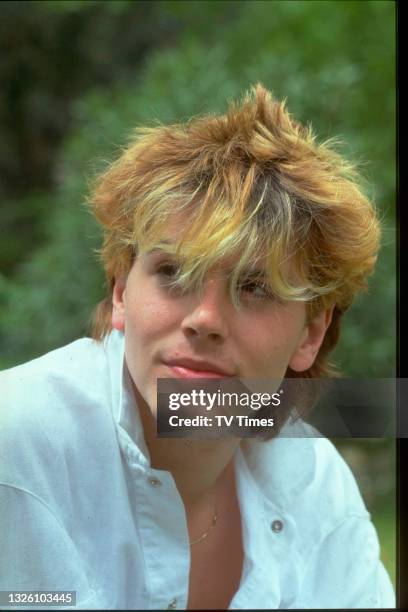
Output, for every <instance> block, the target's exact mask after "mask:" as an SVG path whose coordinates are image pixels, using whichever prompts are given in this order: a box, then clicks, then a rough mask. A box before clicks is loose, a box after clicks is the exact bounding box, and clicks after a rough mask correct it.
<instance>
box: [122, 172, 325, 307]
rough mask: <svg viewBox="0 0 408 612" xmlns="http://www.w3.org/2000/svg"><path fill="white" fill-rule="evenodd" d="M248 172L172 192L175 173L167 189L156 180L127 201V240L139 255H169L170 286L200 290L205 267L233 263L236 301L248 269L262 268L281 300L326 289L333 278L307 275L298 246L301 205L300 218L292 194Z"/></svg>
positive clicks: (302, 243)
mask: <svg viewBox="0 0 408 612" xmlns="http://www.w3.org/2000/svg"><path fill="white" fill-rule="evenodd" d="M254 174H255V169H254V168H252V169H250V170H249V171H248V173H247V176H246V177H245V180H244V181H242V182H241V181H235V182H236V184H235V185H234V184H233V181H232V180H231V174H230V175H229V176H228V175H227V177H226V176H225V175H224V177H223V180H220V179H215V180H214V179H213V180H212V181H211V183H210V184H207V185H202V184H199V185H198V186H197V187H196V188H195V189H193V190H192V189H190V190H188V189H185V190H184V193H182V189H181V188H179V189H178V190H177V191H175V189H174V177H171V179H170V180H169V185H168V189H167V190H166V189H165V182H163V180H161V181H160V188H159V189H157V190H155V189H151V190H150V192H149V194H146V198H143V200H142V202H141V203H140V204H139V205H137V206H134V207H133V212H134V215H133V223H132V227H133V229H132V232H131V234H130V235H129V237H128V238H127V241H126V242H127V245H128V246H132V247H133V249H134V252H135V254H138V255H142V254H144V253H147V252H148V251H151V250H154V249H157V248H159V249H160V250H161V251H163V252H166V253H168V254H169V255H170V256H172V257H174V258H175V259H176V260H177V262H178V266H179V273H178V275H177V279H176V280H172V281H169V285H171V286H173V287H174V288H175V289H177V290H178V291H180V292H187V291H190V290H192V289H194V290H195V291H201V289H202V287H203V285H204V279H205V277H206V274H207V273H208V271H209V270H211V269H214V268H223V267H225V266H226V265H228V262H232V265H231V266H230V293H231V299H232V300H233V303H234V304H235V305H236V306H237V307H238V306H239V305H240V292H239V287H240V284H241V283H242V279H244V278H245V277H248V275H251V274H254V275H261V276H262V279H263V280H264V283H265V288H266V289H267V291H268V293H270V294H271V295H272V296H274V297H275V298H277V299H278V300H281V301H288V300H296V301H311V300H313V299H315V298H317V297H319V296H322V295H324V294H326V293H330V292H333V290H334V289H335V286H334V284H333V283H327V284H326V285H322V284H321V283H320V284H316V283H313V281H312V280H311V270H310V265H309V264H310V257H307V256H306V252H305V251H306V250H307V248H308V247H309V246H310V245H309V242H310V235H309V231H308V230H310V225H311V222H310V224H309V225H307V224H306V225H305V218H304V211H303V212H302V222H301V224H300V223H299V211H298V210H297V208H296V202H295V200H294V199H292V198H291V197H290V196H289V195H288V194H287V192H283V191H282V190H281V189H279V187H278V186H277V185H273V184H271V181H270V180H268V179H263V180H258V181H256V182H255V185H254V178H255V176H254ZM235 176H236V173H235ZM226 179H227V180H226ZM228 179H230V180H228ZM245 184H247V185H251V186H252V190H250V189H245V186H246V185H245ZM170 229H172V230H173V232H172V235H171V241H170V240H167V238H168V237H170V236H169V230H170ZM306 262H308V265H306Z"/></svg>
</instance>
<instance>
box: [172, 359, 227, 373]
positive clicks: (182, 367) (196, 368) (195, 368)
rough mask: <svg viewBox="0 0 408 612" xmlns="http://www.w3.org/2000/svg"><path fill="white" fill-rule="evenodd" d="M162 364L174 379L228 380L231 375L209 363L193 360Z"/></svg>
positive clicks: (178, 360) (176, 360) (177, 360)
mask: <svg viewBox="0 0 408 612" xmlns="http://www.w3.org/2000/svg"><path fill="white" fill-rule="evenodd" d="M164 364H165V365H166V366H167V367H168V368H169V369H170V371H171V372H172V373H173V375H174V378H228V377H230V376H233V374H232V373H231V372H230V371H228V370H226V369H224V368H222V367H220V366H219V365H217V364H215V363H212V362H209V361H199V360H195V359H174V360H172V359H171V360H168V361H165V362H164Z"/></svg>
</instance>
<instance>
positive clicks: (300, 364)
mask: <svg viewBox="0 0 408 612" xmlns="http://www.w3.org/2000/svg"><path fill="white" fill-rule="evenodd" d="M333 309H334V306H332V307H331V308H328V309H327V310H322V311H321V312H320V313H319V314H318V315H317V316H316V317H315V318H314V319H312V320H311V321H309V323H307V324H306V327H305V329H304V330H303V334H302V337H301V339H300V342H299V345H298V347H297V349H296V350H295V352H294V353H293V355H292V357H291V359H290V361H289V367H290V368H291V369H292V370H294V371H295V372H304V371H305V370H308V369H309V368H310V367H311V366H312V365H313V363H314V361H315V359H316V356H317V353H318V352H319V349H320V347H321V345H322V342H323V340H324V336H325V334H326V331H327V328H328V327H329V325H330V323H331V320H332V315H333Z"/></svg>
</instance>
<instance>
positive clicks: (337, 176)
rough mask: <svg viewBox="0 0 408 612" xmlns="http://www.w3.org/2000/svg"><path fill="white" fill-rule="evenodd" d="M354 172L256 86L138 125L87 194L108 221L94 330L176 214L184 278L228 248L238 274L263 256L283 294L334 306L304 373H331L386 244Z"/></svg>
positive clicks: (314, 307) (310, 309)
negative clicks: (102, 294) (209, 106)
mask: <svg viewBox="0 0 408 612" xmlns="http://www.w3.org/2000/svg"><path fill="white" fill-rule="evenodd" d="M357 180H358V175H357V173H356V171H355V169H354V167H353V165H352V164H350V163H348V162H347V161H346V160H345V159H344V158H343V157H342V156H341V155H339V154H338V153H337V152H336V151H335V150H334V147H333V144H332V143H330V142H326V143H323V144H318V143H317V142H316V139H315V136H314V134H313V132H312V129H311V128H310V127H309V126H308V127H304V126H302V125H301V124H300V123H298V122H297V121H295V120H294V119H293V118H292V117H291V116H290V114H289V113H288V111H287V110H286V108H285V103H284V102H278V101H275V100H274V99H273V97H272V95H271V93H270V92H268V91H267V90H266V89H265V88H264V87H263V86H262V85H260V84H258V85H256V87H253V88H252V90H251V92H249V93H248V94H246V95H245V96H244V98H243V100H242V102H240V103H231V104H230V106H229V108H228V111H227V113H226V114H224V115H218V116H214V115H208V116H204V117H194V118H192V119H191V120H190V121H188V122H187V123H184V124H174V125H159V126H155V127H147V128H138V129H137V130H136V132H135V138H134V140H133V141H132V142H131V144H130V145H129V147H127V148H126V149H125V151H124V152H123V154H122V155H121V156H120V158H119V159H118V160H117V161H116V162H115V163H113V164H112V165H111V166H110V168H109V169H108V170H107V171H106V172H105V173H104V174H103V175H102V176H100V177H99V178H98V180H97V183H96V185H95V188H94V191H93V194H92V195H91V198H90V203H91V205H92V209H93V212H94V214H95V216H96V218H97V220H98V221H99V222H100V223H101V225H102V226H103V230H104V242H103V248H102V249H101V256H102V260H103V264H104V268H105V272H106V277H107V282H108V286H109V295H108V297H107V298H105V300H103V301H102V302H101V303H100V304H99V305H98V307H97V309H96V311H95V315H94V323H93V337H94V338H96V339H98V340H100V339H102V338H103V337H104V336H105V335H106V334H107V333H109V331H110V329H111V309H112V302H111V294H112V288H113V284H114V281H115V278H116V277H117V276H118V275H120V274H123V273H127V272H128V271H129V270H130V267H131V265H132V262H133V258H134V256H135V254H137V253H142V252H145V251H146V250H148V249H150V248H153V247H154V246H155V245H157V243H158V242H159V241H160V240H161V239H163V236H164V234H165V229H166V227H167V226H168V224H169V220H171V219H175V218H177V219H179V220H182V232H181V237H180V240H179V241H178V243H177V247H176V250H177V254H178V255H179V256H180V259H181V260H182V261H183V265H182V274H181V281H180V282H182V283H184V284H185V285H187V284H189V283H190V284H191V283H197V285H200V283H201V282H202V280H203V278H204V276H205V273H206V271H207V270H208V269H209V268H211V267H212V266H214V265H216V264H217V262H221V261H222V260H225V258H228V257H230V256H233V257H235V259H236V261H237V265H236V269H234V273H233V276H234V279H233V280H235V281H237V280H238V278H239V277H240V274H241V272H242V270H247V269H248V268H251V267H252V266H253V265H254V262H256V261H257V260H258V259H259V258H261V257H265V256H266V261H267V277H268V282H269V285H270V288H271V290H272V291H273V293H274V294H275V295H277V296H278V297H279V298H281V299H283V300H302V301H305V302H306V304H307V313H308V317H309V318H313V316H315V315H316V314H317V313H318V312H319V311H321V310H322V309H325V308H328V307H329V306H334V311H333V318H332V322H331V325H330V326H329V329H328V330H327V332H326V336H325V339H324V341H323V344H322V346H321V348H320V351H319V354H318V356H317V358H316V361H315V363H314V364H313V366H312V367H311V368H310V369H309V370H307V371H306V372H302V373H301V374H300V375H301V376H302V377H320V376H328V375H332V376H333V375H335V369H334V368H333V367H332V366H331V365H330V364H329V362H328V358H327V357H328V353H329V352H330V351H331V350H332V349H333V348H334V346H335V345H336V343H337V340H338V336H339V330H340V318H341V315H342V313H343V312H344V311H345V310H346V309H347V308H348V307H349V306H350V304H351V302H352V300H353V298H354V296H355V294H356V293H357V292H358V291H361V290H363V289H364V288H365V287H366V279H367V276H368V275H369V274H370V273H371V272H372V270H373V267H374V264H375V261H376V257H377V252H378V248H379V222H378V219H377V217H376V213H375V210H374V207H373V205H372V204H371V203H370V202H369V200H368V199H367V198H366V197H365V196H364V195H363V193H362V192H361V190H360V188H359V186H358V184H357ZM289 261H290V263H291V266H290V270H291V272H290V274H289V272H288V269H289V266H286V265H285V263H286V262H289ZM236 284H237V283H236V282H235V283H232V285H231V286H232V287H233V289H232V299H233V300H234V301H235V302H236V303H238V301H239V300H238V297H237V293H236V291H235V290H234V287H236ZM287 375H288V376H296V375H297V374H296V373H294V372H292V371H288V373H287Z"/></svg>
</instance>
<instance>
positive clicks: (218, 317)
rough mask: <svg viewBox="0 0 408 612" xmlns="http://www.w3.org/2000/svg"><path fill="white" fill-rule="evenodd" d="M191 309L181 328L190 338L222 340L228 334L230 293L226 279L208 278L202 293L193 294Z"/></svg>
mask: <svg viewBox="0 0 408 612" xmlns="http://www.w3.org/2000/svg"><path fill="white" fill-rule="evenodd" d="M192 300H194V302H193V304H192V307H191V309H190V310H189V312H188V314H187V315H186V316H185V317H184V319H183V321H182V323H181V328H182V330H183V332H184V334H185V335H186V336H187V337H188V338H190V339H193V338H196V339H201V340H204V339H205V340H210V341H212V342H218V343H220V342H222V341H223V340H224V339H225V338H226V337H227V335H228V318H229V315H230V313H229V295H228V288H227V283H226V281H225V279H222V278H220V277H215V276H214V277H211V278H208V279H207V280H206V281H205V283H204V287H203V289H202V293H201V295H199V296H197V294H195V295H194V296H192Z"/></svg>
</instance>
